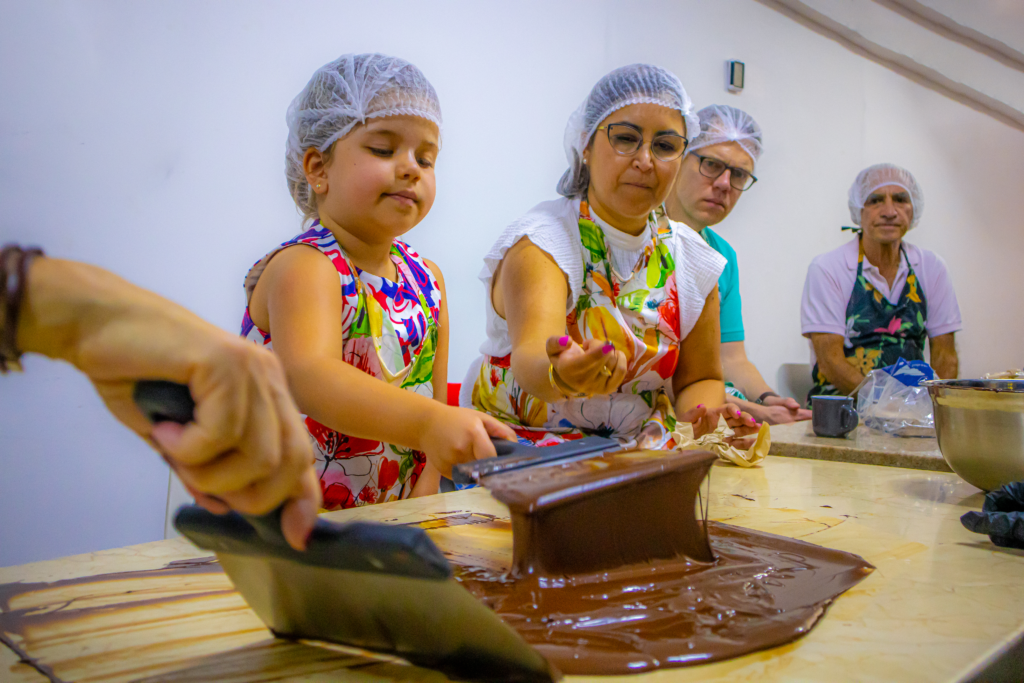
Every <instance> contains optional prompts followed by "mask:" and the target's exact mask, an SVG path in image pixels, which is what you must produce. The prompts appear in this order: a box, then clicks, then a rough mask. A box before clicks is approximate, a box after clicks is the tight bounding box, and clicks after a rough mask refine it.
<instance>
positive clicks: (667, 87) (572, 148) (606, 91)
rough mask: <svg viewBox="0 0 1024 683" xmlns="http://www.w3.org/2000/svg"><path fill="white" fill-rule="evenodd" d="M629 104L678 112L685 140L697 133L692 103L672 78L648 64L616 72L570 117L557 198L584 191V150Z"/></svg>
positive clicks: (587, 177)
mask: <svg viewBox="0 0 1024 683" xmlns="http://www.w3.org/2000/svg"><path fill="white" fill-rule="evenodd" d="M631 104H660V105H661V106H663V107H668V108H669V109H675V110H677V111H678V112H679V113H680V114H682V115H683V121H684V122H685V123H686V138H687V140H693V138H695V137H696V136H697V133H698V132H699V131H700V122H699V121H698V120H697V117H696V115H695V114H694V113H693V103H692V102H690V97H689V95H687V94H686V90H685V89H683V84H682V83H680V82H679V79H678V78H676V76H675V74H673V73H672V72H670V71H666V70H665V69H662V68H661V67H657V66H653V65H651V64H632V65H630V66H624V67H622V68H619V69H616V70H615V71H612V72H611V73H609V74H608V75H606V76H605V77H604V78H602V79H601V80H599V81H598V82H597V85H595V86H594V89H593V90H591V91H590V94H589V95H588V96H587V99H585V100H584V101H583V104H581V105H580V107H579V109H577V110H576V111H575V112H573V115H572V116H570V117H569V123H568V124H566V126H565V156H566V158H567V159H568V161H569V169H568V170H567V171H566V172H565V174H564V175H563V176H562V179H561V180H559V181H558V193H559V194H561V195H563V196H565V197H575V196H576V195H579V194H582V193H583V191H584V190H586V189H587V186H588V185H589V184H590V174H589V173H588V171H587V168H586V166H584V165H583V150H585V149H586V148H587V145H589V144H590V139H591V138H592V137H593V136H594V131H595V130H597V127H598V126H600V125H601V122H602V121H604V120H605V119H606V118H608V116H609V115H611V113H612V112H614V111H616V110H619V109H622V108H623V107H628V106H629V105H631Z"/></svg>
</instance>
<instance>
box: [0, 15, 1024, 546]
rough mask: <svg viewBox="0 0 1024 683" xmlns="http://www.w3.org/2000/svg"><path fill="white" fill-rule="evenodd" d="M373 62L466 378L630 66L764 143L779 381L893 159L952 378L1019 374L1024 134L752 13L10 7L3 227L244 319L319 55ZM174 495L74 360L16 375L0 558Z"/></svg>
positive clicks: (233, 324)
mask: <svg viewBox="0 0 1024 683" xmlns="http://www.w3.org/2000/svg"><path fill="white" fill-rule="evenodd" d="M702 27H706V28H704V29H703V30H702ZM624 29H625V30H624ZM371 50H376V51H381V52H386V53H391V54H396V55H399V56H402V57H405V58H407V59H409V60H411V61H412V62H414V63H415V64H417V65H418V66H419V67H420V68H421V69H422V70H423V71H424V72H425V73H426V74H427V76H428V77H429V78H430V79H431V81H432V82H433V84H434V86H435V88H436V89H437V91H438V93H439V95H440V97H441V102H442V106H443V109H444V115H445V134H444V149H443V152H442V155H441V158H440V163H439V165H438V197H437V201H436V203H435V205H434V209H433V211H432V212H431V214H430V216H429V217H428V218H427V219H426V220H425V221H424V222H423V224H422V225H420V226H419V227H417V228H416V229H415V230H414V231H413V232H411V233H410V234H409V236H408V239H409V241H410V242H411V243H412V244H413V245H414V246H415V247H417V248H418V249H419V250H420V252H421V253H423V254H425V255H427V256H429V257H430V258H432V259H434V260H435V261H437V262H438V264H439V265H440V266H441V268H442V269H443V270H444V272H445V275H446V280H447V282H448V289H449V306H450V307H451V310H452V319H453V322H452V325H453V329H452V350H451V354H452V355H451V363H450V364H451V368H452V379H454V380H455V381H458V380H459V379H461V375H462V373H463V372H464V370H465V368H466V366H467V365H468V363H469V361H470V360H471V358H472V357H474V356H475V355H476V349H477V346H478V345H479V343H480V341H481V339H482V329H483V322H482V310H483V292H482V289H481V287H480V285H479V282H478V281H477V280H476V275H477V272H478V271H479V268H480V256H481V254H482V253H483V252H484V251H485V250H486V248H487V247H488V246H489V245H490V243H491V241H492V240H493V238H494V236H495V235H496V234H497V232H498V231H499V230H500V229H501V228H502V226H504V225H505V224H506V223H507V222H509V221H510V220H511V219H513V218H515V217H516V216H517V215H519V214H521V213H522V212H524V211H525V210H526V209H528V208H529V207H530V206H532V205H533V204H534V203H536V202H538V201H541V200H543V199H547V198H550V197H552V196H553V195H554V190H553V188H554V184H555V182H556V181H557V179H558V177H559V176H560V174H561V173H562V171H563V170H564V166H565V162H564V157H563V153H562V149H561V140H562V130H563V126H564V123H565V119H566V117H567V116H568V114H569V112H570V111H572V109H573V108H575V107H576V106H577V105H578V103H579V102H580V101H581V100H582V98H583V97H584V95H585V94H586V92H587V91H588V90H589V88H590V86H591V85H593V83H594V82H595V81H596V80H597V79H598V78H599V77H600V76H601V75H602V74H604V73H605V72H607V71H608V70H609V69H611V68H613V67H616V66H620V65H622V64H625V63H629V62H633V61H641V60H644V61H653V62H655V63H659V64H661V65H663V66H666V67H668V68H670V69H672V70H674V71H675V72H676V73H677V74H678V75H679V77H680V78H681V79H682V81H683V82H684V84H686V86H687V87H688V89H689V90H690V94H691V95H692V97H693V99H694V100H695V102H696V103H697V104H698V106H702V105H704V104H708V103H711V102H725V103H729V104H734V105H737V106H740V107H743V108H746V109H747V110H748V111H750V112H751V113H752V114H754V115H755V116H756V117H757V118H758V120H759V121H760V122H761V124H762V125H763V127H764V128H765V130H766V131H767V140H766V142H767V146H768V150H767V152H766V154H765V157H764V158H763V160H762V163H761V164H760V165H759V168H758V171H757V172H758V176H759V177H760V178H761V181H760V182H759V183H758V184H757V186H756V187H755V188H754V190H752V191H751V192H750V193H749V195H748V196H745V197H744V198H743V200H742V201H741V202H740V204H739V205H738V207H737V209H736V210H735V211H734V213H733V215H732V216H731V217H730V219H729V221H728V222H727V223H725V224H723V226H722V229H721V232H722V233H723V234H724V236H725V237H726V238H727V239H729V240H730V241H731V242H732V243H733V245H734V247H735V248H736V250H737V252H738V253H739V258H740V263H741V271H742V275H741V277H742V282H743V295H744V304H745V307H744V312H745V316H746V326H747V330H748V340H749V341H748V350H749V352H750V355H751V357H752V358H753V359H754V361H755V362H756V363H757V364H758V365H759V367H760V368H761V369H762V372H763V373H764V374H765V376H766V377H768V378H769V379H770V380H772V379H773V378H774V373H775V368H776V367H777V366H778V365H779V364H780V363H781V362H784V361H803V360H806V358H807V349H806V342H805V341H804V340H803V339H802V338H801V337H800V336H799V313H798V307H799V296H800V291H801V288H802V283H803V277H804V271H805V268H806V264H807V263H808V262H809V261H810V259H811V258H812V257H813V256H814V255H815V254H817V253H820V252H822V251H825V250H827V249H830V248H833V247H834V246H837V245H839V244H840V243H841V242H842V241H843V240H844V239H845V237H844V236H843V235H841V234H840V233H839V226H841V225H845V224H847V223H848V220H849V219H848V216H847V213H846V208H845V196H846V189H847V187H848V185H849V183H850V181H851V180H852V178H853V176H854V175H855V174H856V173H857V171H858V170H860V169H861V168H862V167H863V166H866V165H868V164H870V163H875V162H877V161H883V160H888V161H893V162H896V163H899V164H902V165H905V166H907V167H909V168H910V169H912V170H913V171H914V172H915V173H916V174H917V176H918V179H919V180H920V182H921V183H922V185H923V186H924V188H925V192H926V194H927V197H928V201H929V204H928V209H927V214H926V216H925V218H924V220H923V222H922V225H921V226H920V227H919V228H918V229H917V230H916V231H915V232H914V233H913V234H912V235H911V237H912V241H915V242H917V243H919V244H921V245H922V246H925V247H928V248H931V249H935V250H936V251H938V252H939V253H940V254H942V255H943V256H944V257H945V258H946V260H947V263H948V264H949V267H950V270H951V272H952V274H953V277H954V280H955V283H956V285H957V291H958V294H959V296H960V304H961V308H962V310H963V313H964V321H965V326H966V330H965V332H964V333H962V334H961V335H960V348H961V353H962V366H961V367H962V368H963V372H964V373H965V374H979V373H981V372H984V371H987V370H992V369H1000V368H1004V367H1009V366H1011V365H1018V366H1019V365H1020V364H1021V363H1022V362H1024V349H1022V348H1021V343H1020V341H1019V340H1020V339H1021V338H1022V334H1024V319H1022V317H1021V315H1020V314H1019V310H1020V309H1019V305H1018V303H1017V296H1016V295H1017V293H1018V292H1021V291H1022V290H1024V287H1022V285H1024V269H1021V268H1019V267H1018V266H1019V264H1020V263H1021V261H1022V256H1024V236H1022V231H1021V230H1020V227H1021V225H1020V218H1019V216H1020V215H1021V208H1022V207H1021V199H1020V197H1021V195H1020V190H1019V188H1020V184H1021V179H1022V175H1024V173H1022V171H1024V165H1022V162H1021V159H1022V158H1024V135H1022V134H1021V133H1020V132H1018V131H1016V130H1012V129H1010V128H1008V127H1007V126H1005V125H1003V124H1001V123H998V122H996V121H993V120H990V119H988V118H986V117H985V116H984V115H982V114H979V113H977V112H974V111H972V110H970V109H967V108H965V107H963V106H961V105H959V104H956V103H954V102H951V101H949V100H946V99H944V98H943V97H941V96H939V95H937V94H935V93H932V92H930V91H928V90H925V89H923V88H922V87H920V86H918V85H915V84H913V83H910V82H908V81H906V80H904V79H902V78H901V77H899V76H896V75H894V74H891V73H890V72H888V71H886V70H884V69H883V68H882V67H879V66H877V65H875V64H873V63H870V62H867V61H865V60H863V59H861V58H859V57H856V56H854V55H852V54H850V53H849V52H847V51H846V50H845V49H843V48H842V47H840V46H838V45H836V44H834V43H832V42H830V41H829V40H827V39H825V38H823V37H821V36H819V35H817V34H815V33H812V32H810V31H808V30H806V29H804V28H802V27H801V26H799V25H797V24H795V23H793V22H791V21H790V20H789V19H787V18H785V17H783V16H782V15H780V14H777V13H775V12H774V11H772V10H771V9H768V8H767V7H765V6H763V5H761V4H758V3H756V2H754V1H753V0H719V1H718V2H714V3H712V2H701V3H698V2H696V1H694V0H688V1H685V2H680V1H676V0H649V1H647V2H634V3H629V4H628V5H627V4H625V3H614V2H610V1H607V0H605V1H603V2H593V1H592V2H550V1H549V2H517V3H501V4H498V3H479V2H469V1H465V2H462V1H460V2H447V3H434V4H430V5H425V4H424V3H415V2H405V1H401V2H392V3H388V4H387V5H381V4H379V3H355V2H310V1H306V2H298V1H290V2H251V1H248V0H246V1H242V0H231V1H228V0H224V1H222V2H217V3H208V2H198V1H177V2H160V3H156V2H153V3H130V2H123V3H114V2H53V1H49V0H47V1H37V2H32V3H23V2H5V3H0V241H7V240H12V239H13V240H19V241H23V242H38V243H41V244H43V245H44V246H45V247H46V248H47V249H48V251H49V252H50V253H51V254H55V255H59V256H64V257H70V258H76V259H81V260H86V261H90V262H93V263H97V264H100V265H102V266H105V267H108V268H111V269H113V270H115V271H117V272H118V273H120V274H122V275H124V276H125V277H127V278H129V279H131V280H133V281H135V282H137V283H140V284H142V285H144V286H146V287H149V288H151V289H154V290H156V291H158V292H160V293H162V294H164V295H165V296H168V297H170V298H172V299H174V300H176V301H179V302H181V303H183V304H184V305H186V306H188V307H189V308H191V309H193V310H195V311H197V312H198V313H199V314H200V315H203V316H204V317H206V318H208V319H210V320H212V321H214V322H216V323H217V324H219V325H221V326H222V327H224V328H226V329H229V330H237V328H238V323H239V320H240V317H241V311H242V303H243V299H242V292H241V281H242V277H243V275H244V273H245V270H246V269H247V267H248V266H249V265H250V264H251V263H252V262H254V261H255V260H256V259H257V258H259V257H260V256H261V255H262V254H263V253H264V252H265V251H267V250H268V249H269V248H271V247H272V246H273V245H274V244H275V243H277V242H280V241H283V240H284V239H287V238H288V237H290V236H291V235H292V234H294V233H295V232H296V231H297V229H298V227H299V219H298V216H297V214H296V213H295V211H294V209H293V208H292V206H291V204H290V200H289V198H288V194H287V191H286V190H285V187H284V179H283V173H282V168H283V163H282V150H283V147H284V138H285V126H284V111H285V107H286V106H287V104H288V102H289V101H290V100H291V98H292V97H293V96H294V95H295V94H296V93H297V92H298V91H299V90H300V89H301V88H302V86H303V85H304V84H305V82H306V80H307V79H308V78H309V76H310V74H311V73H312V72H313V70H314V69H315V68H316V67H317V66H319V65H321V64H322V63H324V62H326V61H328V60H330V59H332V58H334V57H336V56H338V55H339V54H341V53H343V52H352V51H371ZM727 58H739V59H743V60H745V61H746V62H747V65H748V67H747V90H746V91H745V92H744V93H742V94H741V95H738V96H737V95H730V94H727V93H726V92H725V91H724V88H723V87H722V79H723V75H722V74H723V66H722V64H723V61H724V60H725V59H727ZM166 486H167V479H166V469H165V468H164V466H163V465H162V463H160V461H159V459H157V458H156V457H154V456H153V455H152V454H150V453H149V452H148V451H147V449H146V448H145V447H144V446H143V445H142V443H141V442H140V441H139V440H137V439H136V438H135V437H134V436H132V435H130V434H128V433H127V432H126V430H124V429H122V428H120V427H119V426H118V425H117V424H116V423H114V422H113V420H112V419H108V418H107V417H106V416H105V415H104V414H103V410H102V407H101V406H100V404H99V401H98V399H96V397H95V395H94V393H93V392H92V390H91V388H90V387H89V385H88V382H86V381H84V380H83V379H81V378H80V377H78V376H76V375H75V373H74V372H73V371H72V370H71V369H70V368H67V367H63V366H60V365H57V364H53V363H49V362H46V361H42V360H37V361H36V362H32V363H30V365H29V372H28V373H27V374H26V375H25V376H23V377H15V378H10V377H7V378H2V379H0V565H7V564H15V563H20V562H25V561H30V560H35V559H42V558H47V557H55V556H59V555H64V554H68V553H73V552H85V551H89V550H94V549H99V548H105V547H114V546H119V545H124V544H128V543H136V542H142V541H148V540H153V539H156V538H160V537H162V535H163V510H164V501H165V500H166Z"/></svg>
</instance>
